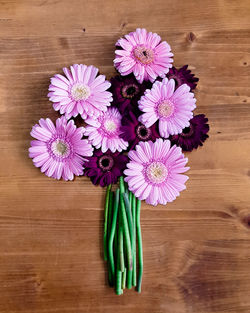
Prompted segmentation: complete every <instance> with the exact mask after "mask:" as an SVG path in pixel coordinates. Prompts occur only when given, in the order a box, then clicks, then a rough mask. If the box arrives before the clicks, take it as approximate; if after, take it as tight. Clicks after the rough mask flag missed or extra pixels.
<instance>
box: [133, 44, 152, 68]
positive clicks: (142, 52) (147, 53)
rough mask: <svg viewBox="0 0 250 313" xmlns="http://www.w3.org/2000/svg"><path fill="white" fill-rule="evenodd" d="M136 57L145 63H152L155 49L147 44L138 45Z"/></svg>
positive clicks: (135, 51)
mask: <svg viewBox="0 0 250 313" xmlns="http://www.w3.org/2000/svg"><path fill="white" fill-rule="evenodd" d="M133 53H134V57H135V58H136V59H137V60H138V61H140V62H141V63H143V64H150V63H152V62H153V60H154V52H153V50H151V49H149V48H147V47H145V46H137V47H136V48H135V49H134V50H133Z"/></svg>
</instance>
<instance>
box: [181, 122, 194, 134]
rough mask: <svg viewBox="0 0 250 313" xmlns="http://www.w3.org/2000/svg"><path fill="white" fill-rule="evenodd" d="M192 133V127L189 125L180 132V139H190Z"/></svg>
mask: <svg viewBox="0 0 250 313" xmlns="http://www.w3.org/2000/svg"><path fill="white" fill-rule="evenodd" d="M193 133H194V128H193V126H192V125H191V124H190V126H189V127H185V128H184V129H183V130H182V133H181V136H182V137H191V136H192V135H193Z"/></svg>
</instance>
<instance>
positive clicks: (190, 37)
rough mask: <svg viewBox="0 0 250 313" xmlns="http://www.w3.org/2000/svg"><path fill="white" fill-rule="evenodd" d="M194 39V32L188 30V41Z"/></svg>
mask: <svg viewBox="0 0 250 313" xmlns="http://www.w3.org/2000/svg"><path fill="white" fill-rule="evenodd" d="M195 39H196V36H195V34H194V33H193V32H190V33H189V34H188V35H187V40H188V41H189V42H193V41H195Z"/></svg>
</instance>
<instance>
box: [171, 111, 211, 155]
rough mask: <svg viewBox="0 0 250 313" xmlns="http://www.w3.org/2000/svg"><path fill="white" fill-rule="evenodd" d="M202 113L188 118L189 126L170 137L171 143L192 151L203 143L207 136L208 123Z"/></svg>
mask: <svg viewBox="0 0 250 313" xmlns="http://www.w3.org/2000/svg"><path fill="white" fill-rule="evenodd" d="M207 122H208V119H207V118H206V117H205V115H204V114H199V115H195V116H194V117H193V118H192V119H191V120H190V126H189V127H186V128H184V129H183V130H182V133H181V134H179V135H174V136H171V137H170V141H171V142H172V144H176V145H177V146H180V147H181V148H182V150H183V151H192V150H193V149H197V148H198V147H199V146H202V145H203V142H204V141H205V140H206V139H207V138H208V135H207V133H208V131H209V125H208V124H207Z"/></svg>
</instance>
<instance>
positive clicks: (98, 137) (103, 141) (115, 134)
mask: <svg viewBox="0 0 250 313" xmlns="http://www.w3.org/2000/svg"><path fill="white" fill-rule="evenodd" d="M121 118H122V117H121V114H120V113H119V111H118V109H117V108H114V107H112V108H108V110H107V112H104V113H102V115H100V116H99V117H98V118H97V119H93V118H89V119H87V120H86V123H87V124H89V125H88V126H87V127H86V131H85V135H86V136H88V138H89V141H90V142H91V144H92V145H93V146H94V147H96V148H97V149H99V148H101V150H102V152H106V151H107V150H111V151H112V152H115V151H119V152H121V151H122V150H126V149H127V147H128V142H126V141H125V140H123V139H122V138H120V137H119V135H120V133H121V131H120V127H121Z"/></svg>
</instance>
